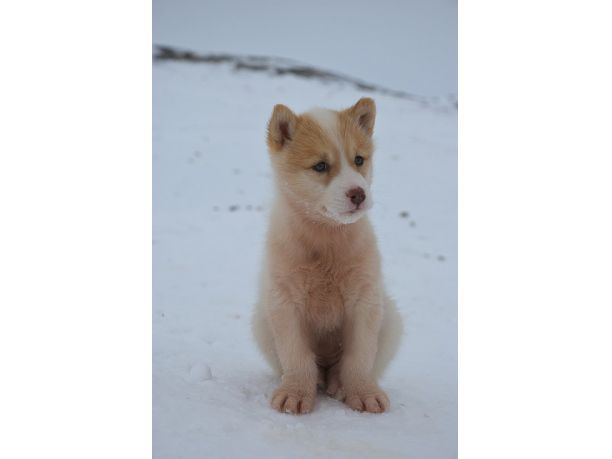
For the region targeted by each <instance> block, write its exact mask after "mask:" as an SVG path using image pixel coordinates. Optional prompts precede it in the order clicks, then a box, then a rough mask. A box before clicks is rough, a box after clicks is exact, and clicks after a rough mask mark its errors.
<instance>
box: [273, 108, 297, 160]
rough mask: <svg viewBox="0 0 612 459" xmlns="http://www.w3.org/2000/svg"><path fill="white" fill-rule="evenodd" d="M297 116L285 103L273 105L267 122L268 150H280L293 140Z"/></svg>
mask: <svg viewBox="0 0 612 459" xmlns="http://www.w3.org/2000/svg"><path fill="white" fill-rule="evenodd" d="M297 119H298V118H297V116H296V114H295V113H293V112H292V111H291V110H290V109H289V108H288V107H286V106H285V105H281V104H278V105H275V106H274V111H273V112H272V117H271V118H270V121H269V123H268V147H269V148H270V151H274V152H277V151H281V150H282V149H283V148H284V147H285V146H286V145H287V143H289V142H291V140H293V135H294V134H295V127H296V125H297Z"/></svg>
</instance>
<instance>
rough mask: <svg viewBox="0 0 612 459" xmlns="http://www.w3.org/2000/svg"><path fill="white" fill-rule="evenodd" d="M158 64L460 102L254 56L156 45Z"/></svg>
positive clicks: (433, 102)
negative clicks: (229, 68)
mask: <svg viewBox="0 0 612 459" xmlns="http://www.w3.org/2000/svg"><path fill="white" fill-rule="evenodd" d="M153 59H154V60H155V61H182V62H191V63H204V64H230V65H233V67H234V69H235V70H238V71H251V72H266V73H269V74H271V75H277V76H283V75H293V76H296V77H299V78H306V79H317V80H320V81H323V82H338V83H348V84H350V85H352V86H354V87H355V88H357V89H359V90H361V91H368V92H377V93H379V94H384V95H387V96H391V97H398V98H401V99H407V100H411V101H413V102H418V103H419V104H421V105H424V106H427V107H444V106H446V107H448V106H452V107H453V108H455V109H457V99H456V98H455V97H454V96H453V95H449V96H448V98H447V99H444V98H439V97H425V96H418V95H415V94H410V93H407V92H405V91H398V90H395V89H389V88H385V87H382V86H378V85H375V84H372V83H367V82H365V81H362V80H359V79H357V78H353V77H350V76H347V75H342V74H340V73H336V72H331V71H329V70H323V69H319V68H316V67H313V66H311V65H307V64H302V63H300V62H297V61H294V60H291V59H285V58H280V57H270V56H251V55H237V54H225V53H208V54H198V53H195V52H193V51H185V50H179V49H177V48H173V47H171V46H165V45H155V52H154V53H153Z"/></svg>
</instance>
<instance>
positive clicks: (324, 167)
mask: <svg viewBox="0 0 612 459" xmlns="http://www.w3.org/2000/svg"><path fill="white" fill-rule="evenodd" d="M312 168H313V169H314V170H315V171H317V172H325V171H326V170H327V169H328V168H329V166H328V165H327V163H326V162H325V161H321V162H320V163H317V164H315V165H314V166H312Z"/></svg>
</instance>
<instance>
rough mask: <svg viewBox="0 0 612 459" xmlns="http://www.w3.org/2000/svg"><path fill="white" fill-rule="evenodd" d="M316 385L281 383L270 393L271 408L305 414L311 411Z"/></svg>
mask: <svg viewBox="0 0 612 459" xmlns="http://www.w3.org/2000/svg"><path fill="white" fill-rule="evenodd" d="M315 396H316V386H314V387H312V388H310V387H302V386H299V385H296V384H287V383H283V384H281V385H280V386H279V387H278V388H277V389H276V390H275V391H274V393H273V394H272V401H271V404H272V408H274V409H275V410H278V411H280V412H281V413H291V414H306V413H310V412H311V411H312V408H313V406H314V400H315Z"/></svg>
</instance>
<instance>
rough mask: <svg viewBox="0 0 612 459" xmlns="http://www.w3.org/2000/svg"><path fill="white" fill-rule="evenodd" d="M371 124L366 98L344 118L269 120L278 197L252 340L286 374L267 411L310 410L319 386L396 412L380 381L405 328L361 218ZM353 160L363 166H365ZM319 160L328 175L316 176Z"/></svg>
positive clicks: (285, 115)
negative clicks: (358, 198) (357, 200)
mask: <svg viewBox="0 0 612 459" xmlns="http://www.w3.org/2000/svg"><path fill="white" fill-rule="evenodd" d="M374 117H375V105H374V101H372V100H371V99H361V100H360V101H359V102H358V103H357V104H355V106H353V107H351V108H349V109H347V110H344V111H340V112H335V111H329V110H325V111H322V110H321V109H319V110H317V111H314V112H311V113H306V114H303V115H300V116H298V115H295V114H294V113H293V112H291V111H290V110H289V109H288V108H287V107H285V106H282V105H278V106H276V107H275V110H274V113H273V115H272V118H271V120H270V124H269V128H268V145H269V148H270V155H271V159H272V165H273V168H274V171H275V174H276V182H277V198H276V202H275V205H274V208H273V210H272V214H271V218H270V226H269V231H268V237H267V245H266V259H265V262H264V266H263V269H262V274H261V285H260V296H259V300H258V302H257V304H256V307H255V312H254V316H253V333H254V336H255V338H256V341H257V343H258V345H259V348H260V349H261V351H262V353H263V355H264V356H265V357H266V359H267V361H268V362H269V363H270V365H271V366H272V367H273V368H274V369H275V370H276V371H277V372H278V373H279V374H280V375H281V384H280V386H279V387H278V388H277V389H276V391H275V392H274V394H273V395H272V398H271V404H272V406H273V407H274V408H275V409H277V410H279V411H282V412H289V413H295V414H300V413H307V412H310V411H311V410H312V408H313V406H314V401H315V397H316V390H317V385H318V386H319V387H320V388H322V389H325V391H326V392H327V394H329V395H330V396H333V397H335V398H338V399H340V400H343V401H344V402H345V403H347V404H348V405H349V406H350V407H351V408H353V409H356V410H360V411H368V412H373V413H379V412H382V411H385V410H388V409H389V406H390V405H389V399H388V397H387V395H386V394H385V392H384V391H383V390H382V389H381V388H380V387H379V386H378V382H377V379H378V378H379V377H380V375H381V374H382V372H383V370H384V369H385V367H386V366H387V364H388V363H389V361H390V360H391V358H392V357H393V355H394V353H395V351H396V350H397V347H398V345H399V341H400V337H401V334H402V322H401V318H400V315H399V313H398V311H397V309H396V307H395V304H394V303H393V301H391V300H390V299H389V297H388V296H387V294H386V293H385V290H384V286H383V280H382V276H381V269H380V257H379V253H378V249H377V246H376V239H375V236H374V232H373V230H372V226H371V225H370V222H369V221H368V219H367V216H366V215H365V214H366V211H367V209H368V208H369V207H370V206H371V205H372V200H371V193H370V190H369V184H370V182H371V176H372V167H371V161H372V157H373V151H374V147H373V143H372V141H371V136H372V132H373V126H374ZM356 155H360V156H363V157H364V158H366V159H365V164H364V165H363V166H358V165H356V162H355V156H356ZM322 160H324V161H326V162H327V163H328V165H329V166H328V170H327V172H325V173H320V172H316V171H314V170H313V169H312V166H314V165H315V164H317V163H318V162H320V161H322ZM354 187H361V189H363V190H364V191H365V195H366V197H365V200H364V201H363V203H361V205H360V204H356V205H355V204H354V203H352V201H351V198H350V197H349V196H350V190H352V189H354ZM355 207H356V208H355ZM347 209H348V211H347ZM347 212H348V213H347Z"/></svg>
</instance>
